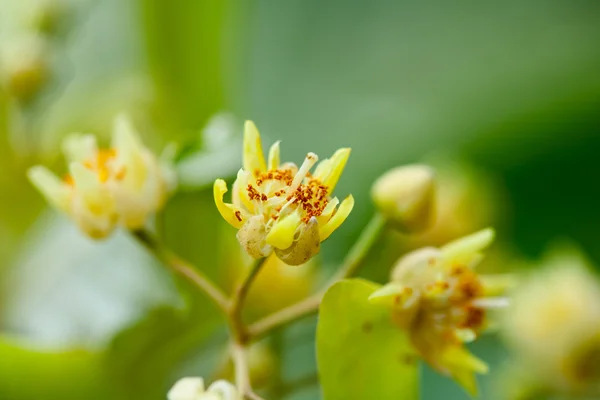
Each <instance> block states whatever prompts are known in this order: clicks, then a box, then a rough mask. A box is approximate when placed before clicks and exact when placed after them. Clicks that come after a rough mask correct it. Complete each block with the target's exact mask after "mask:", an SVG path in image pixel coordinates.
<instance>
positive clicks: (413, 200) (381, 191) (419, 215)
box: [371, 164, 435, 232]
mask: <svg viewBox="0 0 600 400" xmlns="http://www.w3.org/2000/svg"><path fill="white" fill-rule="evenodd" d="M434 194H435V181H434V173H433V170H432V169H431V168H430V167H428V166H426V165H419V164H414V165H407V166H403V167H397V168H394V169H392V170H390V171H388V172H386V173H385V174H383V175H382V176H381V177H379V178H378V179H377V180H376V181H375V183H374V184H373V187H372V188H371V197H372V198H373V201H374V202H375V205H376V206H377V208H378V209H379V211H380V212H381V213H382V214H383V215H384V216H386V218H388V219H389V220H390V221H391V222H393V223H394V224H395V225H397V227H398V228H400V229H401V230H403V231H407V232H419V231H423V230H425V229H426V228H428V227H429V226H430V225H431V222H432V220H433V218H432V217H433V215H434Z"/></svg>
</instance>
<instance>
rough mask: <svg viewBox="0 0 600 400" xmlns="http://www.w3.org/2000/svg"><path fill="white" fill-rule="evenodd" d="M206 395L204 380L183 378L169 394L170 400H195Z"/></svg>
mask: <svg viewBox="0 0 600 400" xmlns="http://www.w3.org/2000/svg"><path fill="white" fill-rule="evenodd" d="M203 393H204V380H203V379H202V378H191V377H187V378H181V379H180V380H178V381H177V382H176V383H175V385H173V387H172V388H171V390H169V392H168V393H167V399H168V400H195V399H197V398H199V397H200V396H201V395H202V394H203Z"/></svg>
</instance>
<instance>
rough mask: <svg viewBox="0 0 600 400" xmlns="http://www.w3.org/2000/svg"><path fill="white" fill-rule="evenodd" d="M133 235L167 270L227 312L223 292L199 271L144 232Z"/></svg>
mask: <svg viewBox="0 0 600 400" xmlns="http://www.w3.org/2000/svg"><path fill="white" fill-rule="evenodd" d="M132 233H133V235H134V236H135V237H136V238H137V239H138V240H139V241H140V242H141V243H142V244H143V245H144V246H145V247H146V248H147V249H148V250H149V251H150V252H151V253H152V254H154V256H155V257H156V258H158V259H159V260H160V261H162V263H163V264H165V265H166V266H167V267H169V269H171V270H172V271H173V272H175V273H176V274H178V275H181V276H182V277H184V278H185V279H186V280H187V281H188V282H190V283H191V284H193V285H194V286H195V287H197V288H198V289H200V291H202V292H203V293H204V294H206V296H207V297H208V298H209V299H210V300H212V302H213V303H215V305H216V306H217V307H218V308H219V309H220V310H221V311H223V312H224V313H225V314H227V313H228V312H229V301H228V300H227V297H226V296H225V294H224V293H223V291H222V290H221V289H220V288H219V287H218V286H217V285H216V284H215V283H214V282H212V281H211V280H210V278H208V277H207V276H206V275H204V273H202V272H201V271H200V270H198V269H196V268H194V267H193V266H192V265H191V264H190V263H188V262H187V261H184V260H183V259H181V258H179V257H178V256H176V255H175V254H173V253H172V252H171V251H170V250H169V249H167V248H166V247H165V246H164V245H162V244H161V243H160V242H159V241H158V240H157V239H156V238H155V237H154V236H152V235H151V234H150V233H149V232H147V231H145V230H137V231H133V232H132Z"/></svg>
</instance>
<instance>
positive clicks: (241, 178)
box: [231, 168, 254, 213]
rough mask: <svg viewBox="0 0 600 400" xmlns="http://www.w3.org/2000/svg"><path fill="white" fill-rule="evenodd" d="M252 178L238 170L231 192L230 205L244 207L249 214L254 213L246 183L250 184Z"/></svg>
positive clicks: (245, 172) (242, 170)
mask: <svg viewBox="0 0 600 400" xmlns="http://www.w3.org/2000/svg"><path fill="white" fill-rule="evenodd" d="M251 177H252V176H251V175H250V173H249V172H247V171H244V169H242V168H240V170H239V171H238V173H237V178H236V180H235V182H234V183H233V191H232V199H231V201H232V203H233V205H234V206H236V207H240V206H242V205H243V206H244V207H246V209H247V210H248V211H249V212H250V213H253V212H254V203H252V200H250V197H249V196H248V190H247V187H248V183H249V182H250V178H251Z"/></svg>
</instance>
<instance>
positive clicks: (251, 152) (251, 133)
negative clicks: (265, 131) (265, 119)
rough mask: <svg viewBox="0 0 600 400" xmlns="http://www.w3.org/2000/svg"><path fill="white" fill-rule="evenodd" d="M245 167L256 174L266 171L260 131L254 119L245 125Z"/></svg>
mask: <svg viewBox="0 0 600 400" xmlns="http://www.w3.org/2000/svg"><path fill="white" fill-rule="evenodd" d="M244 169H245V170H246V171H248V172H250V173H251V174H253V175H254V176H257V175H258V174H257V172H258V173H260V172H265V171H266V165H265V157H264V155H263V151H262V145H261V142H260V133H259V132H258V129H256V125H254V122H252V121H246V124H245V125H244Z"/></svg>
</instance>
